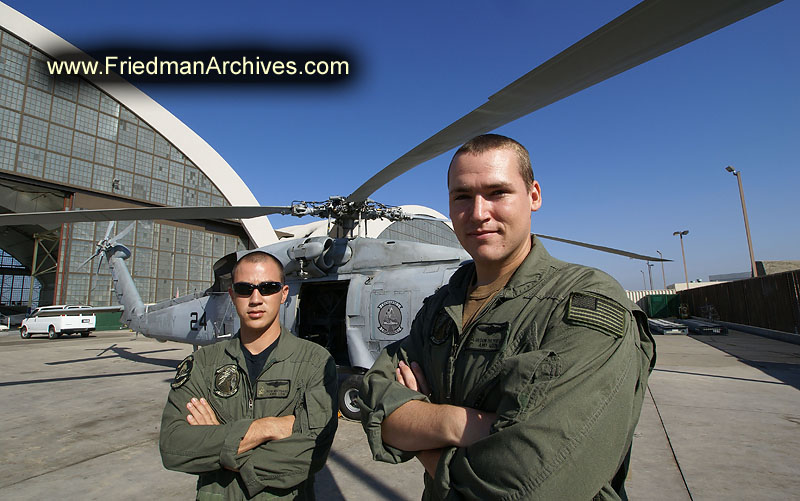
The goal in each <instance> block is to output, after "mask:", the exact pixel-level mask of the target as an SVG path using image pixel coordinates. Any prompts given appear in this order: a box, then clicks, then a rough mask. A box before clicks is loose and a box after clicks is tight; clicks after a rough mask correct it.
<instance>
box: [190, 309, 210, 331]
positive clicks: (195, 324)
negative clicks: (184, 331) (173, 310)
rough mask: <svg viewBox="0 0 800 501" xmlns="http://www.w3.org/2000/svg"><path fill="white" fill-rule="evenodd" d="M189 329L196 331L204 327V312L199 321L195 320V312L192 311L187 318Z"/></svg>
mask: <svg viewBox="0 0 800 501" xmlns="http://www.w3.org/2000/svg"><path fill="white" fill-rule="evenodd" d="M189 318H190V320H189V329H191V330H193V331H196V330H198V329H199V328H200V327H202V328H204V329H205V327H206V312H203V315H202V316H201V317H200V320H199V321H198V319H197V312H196V311H193V312H192V314H191V315H190V316H189Z"/></svg>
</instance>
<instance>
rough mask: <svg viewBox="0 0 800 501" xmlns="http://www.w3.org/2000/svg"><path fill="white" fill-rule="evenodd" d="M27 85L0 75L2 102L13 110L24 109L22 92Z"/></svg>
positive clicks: (0, 101)
mask: <svg viewBox="0 0 800 501" xmlns="http://www.w3.org/2000/svg"><path fill="white" fill-rule="evenodd" d="M24 89H25V86H24V85H23V84H21V83H19V82H15V81H13V80H10V79H8V78H6V77H1V76H0V104H2V105H3V106H6V107H8V108H11V109H12V110H17V111H22V93H23V90H24Z"/></svg>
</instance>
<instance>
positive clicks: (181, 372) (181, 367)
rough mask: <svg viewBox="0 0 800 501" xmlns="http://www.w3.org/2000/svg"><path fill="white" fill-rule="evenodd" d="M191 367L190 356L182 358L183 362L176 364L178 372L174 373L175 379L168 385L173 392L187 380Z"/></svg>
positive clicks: (192, 359)
mask: <svg viewBox="0 0 800 501" xmlns="http://www.w3.org/2000/svg"><path fill="white" fill-rule="evenodd" d="M193 366H194V357H193V356H192V355H189V356H188V357H186V358H184V359H183V361H182V362H181V363H179V364H178V370H176V371H175V379H173V380H172V383H170V386H171V387H172V389H173V390H177V389H178V388H180V387H181V386H183V384H184V383H185V382H186V381H188V380H189V374H191V373H192V367H193Z"/></svg>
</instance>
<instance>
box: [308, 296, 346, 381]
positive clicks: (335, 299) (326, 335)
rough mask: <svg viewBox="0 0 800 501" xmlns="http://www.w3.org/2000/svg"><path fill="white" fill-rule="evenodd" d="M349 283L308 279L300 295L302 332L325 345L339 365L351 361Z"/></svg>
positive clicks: (344, 364)
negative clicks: (348, 331) (348, 320)
mask: <svg viewBox="0 0 800 501" xmlns="http://www.w3.org/2000/svg"><path fill="white" fill-rule="evenodd" d="M349 284H350V282H349V281H338V282H306V283H304V284H303V285H302V286H301V287H300V294H299V295H298V298H299V301H298V314H297V316H298V322H297V333H298V336H299V337H300V338H302V339H308V340H309V341H313V342H314V343H317V344H319V345H321V346H324V347H325V349H326V350H328V351H329V352H330V354H331V355H332V356H333V359H334V361H335V362H336V365H339V366H349V365H350V356H349V355H348V353H347V334H346V323H345V311H346V310H345V307H346V306H347V287H348V285H349Z"/></svg>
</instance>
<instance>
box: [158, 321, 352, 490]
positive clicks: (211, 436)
mask: <svg viewBox="0 0 800 501" xmlns="http://www.w3.org/2000/svg"><path fill="white" fill-rule="evenodd" d="M277 343H278V344H277V345H276V346H275V348H274V350H273V351H272V353H271V354H270V356H269V359H268V360H267V362H266V364H265V365H264V369H263V370H262V372H261V375H260V376H259V377H258V380H257V381H256V382H255V387H254V386H253V384H251V382H250V378H249V377H248V374H247V363H246V362H245V358H244V355H243V354H242V347H241V343H240V341H239V336H238V335H236V336H234V337H233V338H232V339H230V340H227V341H222V342H219V343H216V344H213V345H210V346H205V347H203V348H201V349H199V350H198V351H196V352H195V353H194V354H192V355H191V356H190V357H188V358H187V359H186V360H184V362H182V363H181V365H180V366H179V368H178V373H177V375H176V377H175V381H173V383H172V390H171V391H170V392H169V397H168V398H167V404H166V406H165V407H164V414H163V417H162V419H161V439H160V443H159V447H160V449H161V459H162V461H163V463H164V466H165V467H166V468H168V469H170V470H177V471H182V472H186V473H195V474H198V475H199V478H198V480H197V499H226V500H238V499H314V474H315V473H316V472H318V471H319V470H320V469H321V468H322V467H323V465H324V464H325V460H326V458H327V456H328V451H329V450H330V448H331V444H332V443H333V436H334V433H335V432H336V427H337V425H338V420H337V378H336V365H335V363H334V361H333V358H331V356H330V354H329V353H328V352H327V351H326V350H325V349H324V348H322V347H321V346H319V345H316V344H314V343H311V342H309V341H305V340H302V339H298V338H297V337H295V336H293V335H292V334H291V333H290V332H289V331H287V330H286V329H283V328H282V329H281V334H280V336H279V338H278V341H277ZM187 361H188V362H187ZM187 367H188V369H187ZM187 370H188V372H187ZM192 397H196V398H200V397H204V398H205V399H206V400H207V401H208V402H209V403H210V404H211V406H212V407H213V409H214V411H215V412H216V415H217V419H218V420H219V422H220V426H200V425H198V426H192V425H190V424H189V423H188V422H187V421H186V416H187V414H188V413H189V412H188V410H187V409H186V403H187V402H189V400H190V399H191V398H192ZM290 414H293V415H294V416H295V422H294V427H293V429H292V435H291V436H290V437H288V438H285V439H283V440H275V441H269V442H266V443H263V444H261V445H260V446H258V447H256V448H254V449H251V450H249V451H246V452H244V453H242V454H237V451H238V448H239V442H240V441H241V440H242V438H243V437H244V435H245V433H246V432H247V429H248V428H249V427H250V423H252V422H253V420H255V419H258V418H262V417H267V416H274V417H281V416H288V415H290ZM231 470H238V473H237V472H235V471H231Z"/></svg>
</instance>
